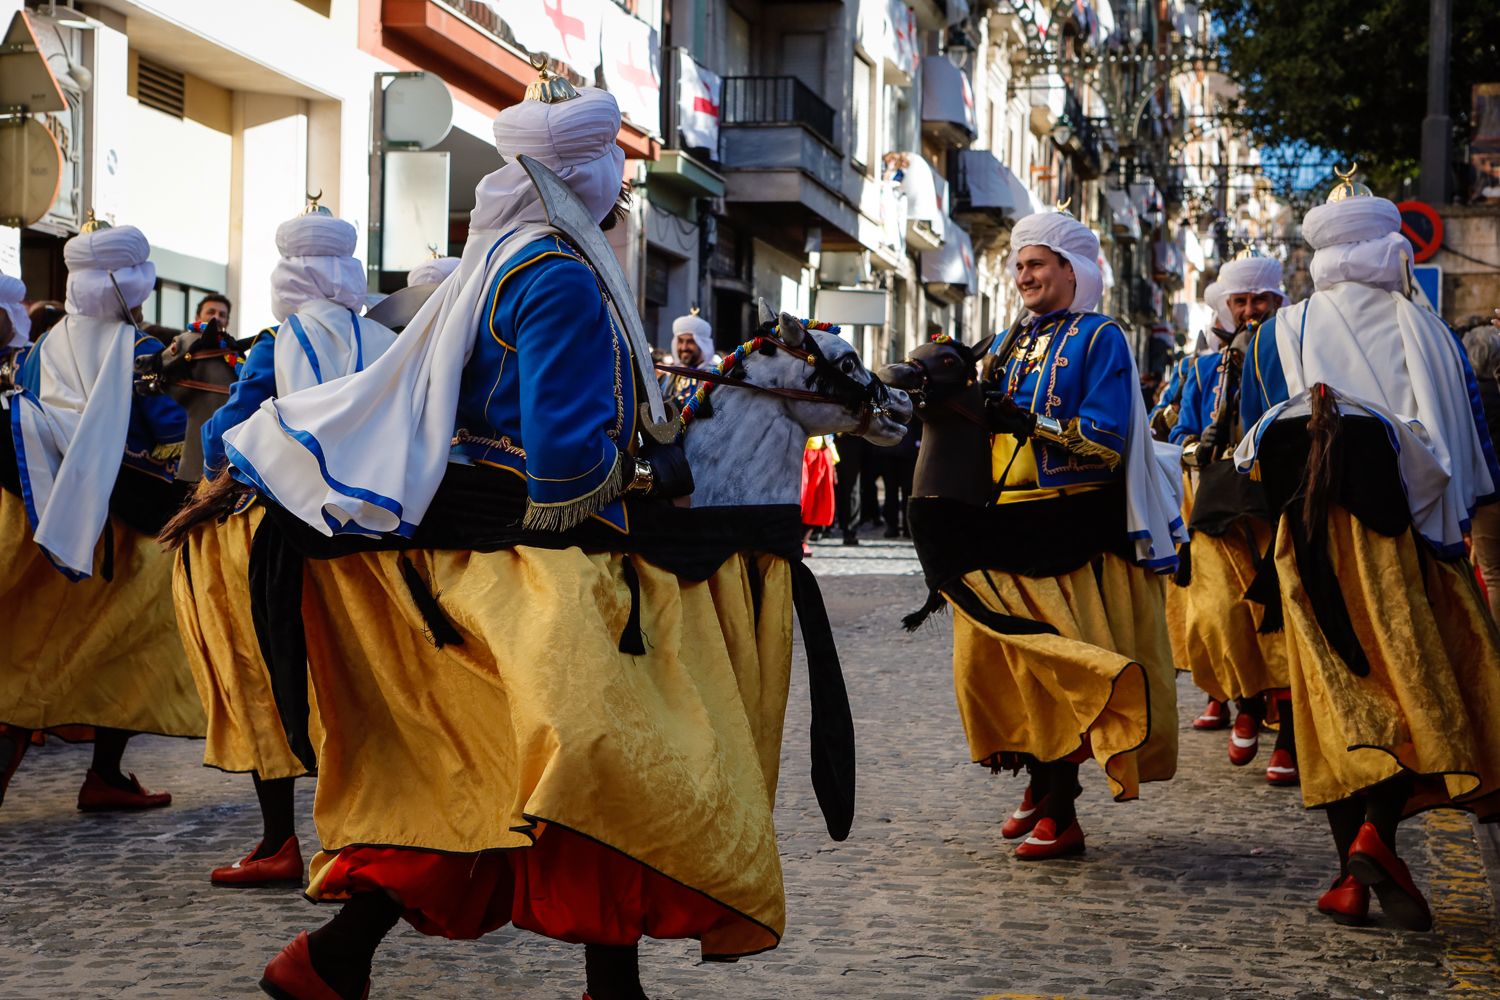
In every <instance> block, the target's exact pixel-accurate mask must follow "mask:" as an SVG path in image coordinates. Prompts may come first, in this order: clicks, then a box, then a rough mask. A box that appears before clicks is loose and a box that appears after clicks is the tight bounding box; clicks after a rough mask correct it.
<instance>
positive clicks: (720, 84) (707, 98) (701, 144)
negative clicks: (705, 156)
mask: <svg viewBox="0 0 1500 1000" xmlns="http://www.w3.org/2000/svg"><path fill="white" fill-rule="evenodd" d="M723 95H724V81H723V80H722V79H720V77H719V76H718V75H717V74H714V73H710V72H709V71H708V70H706V69H704V68H703V67H702V66H699V65H698V63H697V61H696V60H694V59H693V57H692V56H690V55H688V52H687V49H678V50H677V129H678V131H679V132H681V133H682V144H683V145H684V146H686V147H687V148H688V149H699V148H701V149H707V150H709V151H710V152H712V153H713V155H714V158H715V159H717V158H718V155H719V153H718V151H719V108H720V105H721V102H722V101H723V99H724V96H723Z"/></svg>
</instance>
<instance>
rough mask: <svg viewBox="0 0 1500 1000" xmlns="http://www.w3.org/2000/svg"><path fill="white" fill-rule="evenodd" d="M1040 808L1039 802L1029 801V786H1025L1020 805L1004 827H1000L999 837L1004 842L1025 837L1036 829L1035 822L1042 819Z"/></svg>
mask: <svg viewBox="0 0 1500 1000" xmlns="http://www.w3.org/2000/svg"><path fill="white" fill-rule="evenodd" d="M1043 801H1045V799H1044V800H1043ZM1040 807H1041V803H1040V802H1033V801H1031V786H1030V785H1027V786H1026V794H1025V795H1023V796H1021V804H1020V805H1019V806H1017V807H1016V811H1015V812H1013V813H1011V814H1010V818H1009V819H1007V820H1006V821H1005V825H1004V826H1002V827H1000V836H1002V837H1004V838H1005V839H1006V840H1016V839H1017V838H1020V837H1024V836H1026V835H1027V834H1028V833H1030V832H1031V831H1032V830H1034V829H1035V828H1036V825H1037V822H1038V821H1040V820H1041V818H1042V814H1041V809H1040Z"/></svg>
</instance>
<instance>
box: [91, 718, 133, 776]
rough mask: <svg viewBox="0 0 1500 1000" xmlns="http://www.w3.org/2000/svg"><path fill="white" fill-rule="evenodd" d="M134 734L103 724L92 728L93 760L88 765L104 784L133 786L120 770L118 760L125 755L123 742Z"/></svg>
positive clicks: (126, 741) (128, 740)
mask: <svg viewBox="0 0 1500 1000" xmlns="http://www.w3.org/2000/svg"><path fill="white" fill-rule="evenodd" d="M134 735H135V734H134V733H132V732H130V731H129V730H126V729H109V728H106V727H103V726H100V727H98V728H96V729H95V730H94V760H93V763H91V764H90V765H89V767H90V769H92V770H93V772H94V773H95V774H97V775H98V776H99V777H100V778H102V779H103V780H104V783H105V784H106V785H113V786H115V787H116V788H120V789H125V790H130V789H133V788H134V787H135V786H134V785H132V784H131V783H130V779H129V778H127V777H126V776H125V773H124V772H123V771H121V770H120V761H121V759H122V758H124V756H125V744H126V743H128V742H130V737H132V736H134Z"/></svg>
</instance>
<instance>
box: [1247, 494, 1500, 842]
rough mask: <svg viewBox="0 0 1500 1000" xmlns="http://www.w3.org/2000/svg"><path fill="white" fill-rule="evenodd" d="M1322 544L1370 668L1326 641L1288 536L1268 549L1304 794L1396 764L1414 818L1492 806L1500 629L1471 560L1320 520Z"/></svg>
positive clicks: (1363, 782) (1326, 791)
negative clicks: (1404, 776)
mask: <svg viewBox="0 0 1500 1000" xmlns="http://www.w3.org/2000/svg"><path fill="white" fill-rule="evenodd" d="M1328 534H1329V539H1328V551H1329V556H1330V558H1331V559H1332V562H1333V566H1334V570H1335V572H1336V573H1337V576H1338V581H1339V589H1340V591H1341V592H1342V594H1343V597H1344V602H1345V604H1346V606H1347V607H1348V610H1349V616H1350V619H1351V621H1352V623H1353V626H1354V631H1355V634H1356V635H1357V636H1358V637H1359V641H1360V645H1361V646H1362V647H1363V649H1364V651H1365V655H1366V657H1367V658H1368V659H1369V661H1370V672H1369V674H1368V675H1367V676H1365V677H1358V676H1356V675H1355V674H1354V673H1353V672H1352V671H1350V670H1349V668H1348V667H1347V666H1345V664H1344V662H1343V660H1342V659H1341V658H1340V657H1339V656H1338V654H1337V653H1335V652H1334V651H1333V650H1332V649H1331V648H1330V647H1329V645H1328V642H1327V640H1326V639H1325V637H1324V635H1323V632H1322V630H1321V628H1319V626H1318V623H1317V620H1316V619H1315V618H1314V616H1313V611H1312V606H1311V604H1310V602H1309V600H1308V596H1307V592H1306V589H1305V588H1304V587H1303V585H1302V582H1301V580H1300V578H1299V576H1298V572H1297V561H1296V556H1295V555H1294V553H1293V548H1292V539H1291V531H1290V530H1289V529H1288V528H1287V527H1286V525H1285V523H1283V525H1282V530H1281V531H1280V532H1279V534H1278V537H1277V543H1276V566H1277V569H1278V571H1279V572H1280V574H1281V587H1282V604H1283V607H1284V609H1285V613H1286V626H1287V638H1288V643H1287V653H1288V660H1289V664H1288V665H1289V667H1290V674H1291V689H1292V711H1293V717H1294V719H1295V721H1296V726H1297V729H1296V732H1297V766H1298V767H1299V768H1300V770H1301V772H1302V799H1303V802H1304V803H1305V804H1306V805H1308V806H1321V805H1326V804H1328V803H1330V802H1336V801H1338V800H1340V799H1345V798H1348V797H1349V796H1351V795H1353V794H1355V793H1356V792H1359V791H1361V790H1362V789H1366V788H1370V787H1371V786H1373V785H1376V784H1378V783H1380V782H1381V781H1384V780H1386V779H1387V778H1390V777H1393V776H1394V775H1396V774H1398V773H1401V772H1403V771H1405V772H1407V773H1409V774H1411V775H1414V776H1415V777H1416V778H1417V782H1416V792H1415V795H1414V796H1413V798H1412V800H1411V802H1410V803H1409V804H1408V811H1409V812H1417V811H1419V810H1421V809H1427V808H1432V807H1434V806H1456V807H1460V808H1467V809H1472V810H1473V811H1475V812H1476V813H1478V814H1479V815H1481V816H1487V815H1495V814H1497V813H1500V635H1497V633H1496V629H1495V625H1494V622H1493V621H1492V620H1491V619H1490V617H1489V614H1488V612H1487V610H1486V609H1485V606H1484V603H1483V599H1482V598H1481V597H1480V594H1479V588H1478V587H1477V586H1476V584H1475V582H1474V574H1473V571H1472V569H1471V568H1470V566H1469V563H1468V561H1467V560H1464V561H1460V562H1456V563H1444V562H1439V561H1437V560H1436V559H1432V558H1423V557H1422V556H1421V555H1419V553H1418V548H1417V547H1418V544H1419V543H1418V542H1417V541H1416V539H1414V538H1413V537H1412V536H1411V535H1410V534H1406V535H1402V536H1400V537H1397V538H1387V537H1386V536H1384V535H1380V534H1377V533H1375V532H1373V531H1369V530H1368V529H1366V528H1365V527H1364V526H1363V525H1361V524H1360V523H1359V521H1358V520H1356V519H1355V518H1354V517H1353V516H1352V515H1350V514H1349V513H1348V511H1346V510H1344V509H1343V508H1341V507H1333V508H1331V509H1330V511H1329V514H1328Z"/></svg>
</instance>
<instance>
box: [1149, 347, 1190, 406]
mask: <svg viewBox="0 0 1500 1000" xmlns="http://www.w3.org/2000/svg"><path fill="white" fill-rule="evenodd" d="M1193 359H1194V356H1193V355H1191V354H1190V355H1188V356H1187V357H1185V358H1181V359H1179V360H1178V362H1177V363H1176V364H1175V365H1172V366H1171V367H1170V368H1168V369H1167V388H1166V389H1165V390H1164V391H1163V392H1162V394H1161V398H1160V399H1158V400H1157V401H1156V405H1155V406H1153V407H1151V413H1150V414H1149V415H1148V417H1147V419H1148V420H1155V419H1156V416H1157V414H1159V413H1161V412H1162V411H1163V410H1165V409H1166V408H1167V407H1169V406H1171V405H1172V404H1174V403H1177V404H1181V403H1182V385H1183V379H1184V378H1185V377H1186V376H1187V374H1188V372H1189V371H1191V370H1192V367H1193Z"/></svg>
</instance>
